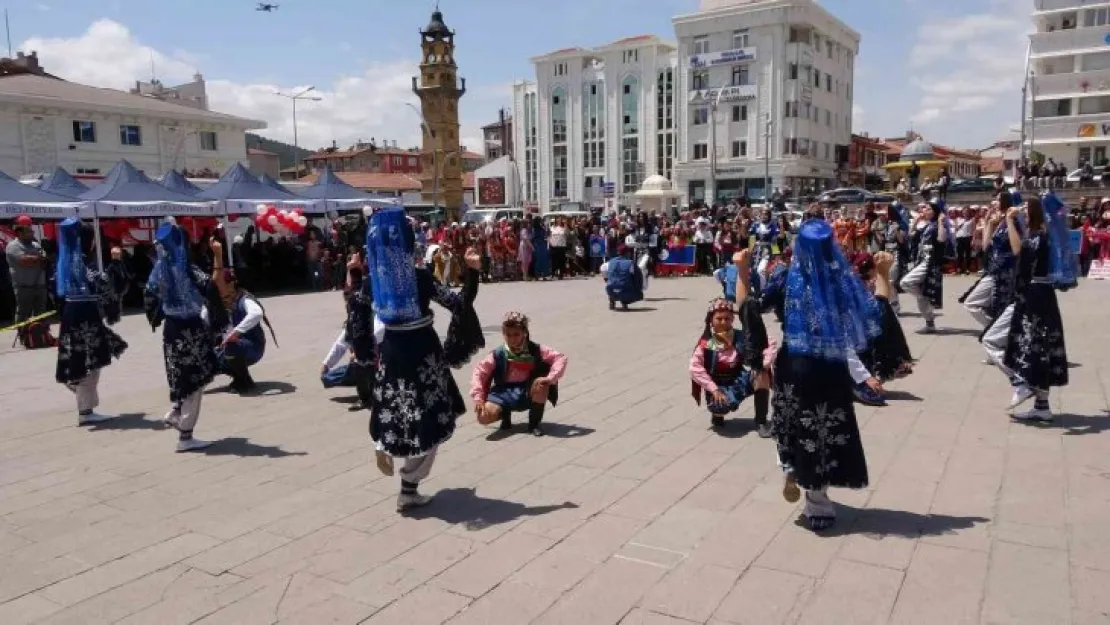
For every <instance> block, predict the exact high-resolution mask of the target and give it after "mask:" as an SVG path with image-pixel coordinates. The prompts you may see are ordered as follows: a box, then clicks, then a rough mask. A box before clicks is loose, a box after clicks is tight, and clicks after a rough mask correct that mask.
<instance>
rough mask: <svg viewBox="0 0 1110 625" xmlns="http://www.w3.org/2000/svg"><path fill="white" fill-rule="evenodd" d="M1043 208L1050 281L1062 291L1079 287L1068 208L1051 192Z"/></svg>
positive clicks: (1043, 201)
mask: <svg viewBox="0 0 1110 625" xmlns="http://www.w3.org/2000/svg"><path fill="white" fill-rule="evenodd" d="M1041 208H1043V209H1044V220H1045V229H1046V230H1047V231H1048V279H1049V280H1051V281H1052V284H1053V286H1055V287H1056V288H1057V289H1060V290H1061V291H1066V290H1068V289H1070V288H1073V287H1076V286H1079V257H1078V256H1077V255H1076V254H1077V253H1078V251H1077V250H1075V249H1073V248H1072V246H1071V232H1070V230H1069V228H1068V223H1067V220H1068V210H1067V207H1066V206H1064V203H1063V202H1062V201H1060V198H1058V197H1056V194H1055V193H1053V192H1051V191H1049V192H1047V193H1045V194H1044V196H1042V197H1041Z"/></svg>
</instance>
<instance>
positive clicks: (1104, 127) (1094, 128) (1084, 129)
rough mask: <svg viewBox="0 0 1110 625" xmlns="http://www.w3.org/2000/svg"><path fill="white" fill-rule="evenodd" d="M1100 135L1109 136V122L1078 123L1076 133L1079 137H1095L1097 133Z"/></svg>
mask: <svg viewBox="0 0 1110 625" xmlns="http://www.w3.org/2000/svg"><path fill="white" fill-rule="evenodd" d="M1100 132H1101V133H1102V136H1104V137H1105V136H1110V123H1106V122H1103V123H1101V124H1079V132H1078V133H1076V135H1077V136H1078V137H1080V138H1084V139H1087V138H1090V137H1095V136H1097V135H1098V134H1099V133H1100Z"/></svg>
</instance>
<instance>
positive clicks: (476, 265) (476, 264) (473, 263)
mask: <svg viewBox="0 0 1110 625" xmlns="http://www.w3.org/2000/svg"><path fill="white" fill-rule="evenodd" d="M465 258H466V266H467V267H470V268H471V269H481V268H482V255H481V254H479V253H478V250H476V249H474V248H470V249H468V250H466V257H465Z"/></svg>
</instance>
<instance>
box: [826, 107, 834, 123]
mask: <svg viewBox="0 0 1110 625" xmlns="http://www.w3.org/2000/svg"><path fill="white" fill-rule="evenodd" d="M825 125H826V126H832V111H830V110H828V109H825Z"/></svg>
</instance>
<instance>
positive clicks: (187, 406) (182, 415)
mask: <svg viewBox="0 0 1110 625" xmlns="http://www.w3.org/2000/svg"><path fill="white" fill-rule="evenodd" d="M203 399H204V389H203V388H202V389H199V390H197V391H196V392H194V393H193V394H192V395H189V396H188V397H186V398H185V399H182V400H181V403H180V405H179V406H174V409H173V411H174V413H176V414H177V416H178V421H177V429H178V430H179V431H181V432H192V431H193V428H195V427H196V426H197V419H199V418H200V403H201V400H203Z"/></svg>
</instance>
